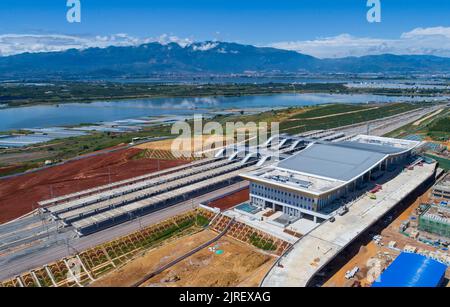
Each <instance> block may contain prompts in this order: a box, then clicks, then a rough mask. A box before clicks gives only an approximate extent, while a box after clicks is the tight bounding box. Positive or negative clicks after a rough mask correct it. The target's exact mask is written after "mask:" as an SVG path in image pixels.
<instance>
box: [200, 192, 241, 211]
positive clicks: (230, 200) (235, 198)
mask: <svg viewBox="0 0 450 307" xmlns="http://www.w3.org/2000/svg"><path fill="white" fill-rule="evenodd" d="M247 200H249V189H244V190H241V191H238V192H236V193H233V194H230V195H228V196H225V197H223V198H220V199H217V200H215V201H212V202H210V203H209V204H208V206H209V207H211V208H219V209H220V210H221V211H225V210H227V209H230V208H232V207H234V206H236V205H239V204H240V203H243V202H245V201H247Z"/></svg>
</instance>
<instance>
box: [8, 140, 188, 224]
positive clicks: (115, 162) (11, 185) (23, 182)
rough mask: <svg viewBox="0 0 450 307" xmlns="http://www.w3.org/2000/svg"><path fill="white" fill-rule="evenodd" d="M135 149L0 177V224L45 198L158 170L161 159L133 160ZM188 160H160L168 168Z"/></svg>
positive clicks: (136, 150)
mask: <svg viewBox="0 0 450 307" xmlns="http://www.w3.org/2000/svg"><path fill="white" fill-rule="evenodd" d="M140 151H141V150H140V149H136V148H131V149H126V150H120V151H117V152H113V153H109V154H104V155H99V156H95V157H88V158H85V159H82V160H79V161H72V162H68V163H66V164H64V165H60V166H54V167H51V168H48V169H44V170H41V171H38V172H36V173H31V174H24V175H21V176H18V177H14V178H9V179H3V180H2V179H0V223H4V222H7V221H10V220H13V219H15V218H17V217H20V216H22V215H24V214H26V213H28V212H30V211H32V210H33V208H36V207H37V202H38V201H40V200H44V199H49V198H51V196H52V195H53V196H54V197H56V196H60V195H64V194H69V193H73V192H77V191H81V190H85V189H89V188H93V187H95V186H98V185H103V184H108V183H109V177H110V176H109V171H110V172H111V182H114V181H119V180H123V179H127V178H131V177H135V176H140V175H143V174H147V173H151V172H155V171H158V160H155V159H132V158H133V157H134V156H135V155H136V154H137V153H139V152H140ZM188 162H189V161H176V160H159V168H160V169H161V170H162V169H166V168H170V167H174V166H177V165H181V164H186V163H188Z"/></svg>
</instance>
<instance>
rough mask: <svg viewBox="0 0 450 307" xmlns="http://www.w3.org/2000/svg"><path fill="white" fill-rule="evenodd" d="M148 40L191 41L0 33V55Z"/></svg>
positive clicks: (181, 42)
mask: <svg viewBox="0 0 450 307" xmlns="http://www.w3.org/2000/svg"><path fill="white" fill-rule="evenodd" d="M149 42H159V43H161V44H168V43H172V42H173V43H177V44H179V45H180V46H182V47H184V46H187V45H189V44H191V43H192V40H190V39H187V38H184V39H182V38H178V37H176V36H170V35H167V34H163V35H161V36H159V37H156V38H137V37H133V36H130V35H128V34H125V33H118V34H114V35H105V36H101V35H97V36H90V37H86V36H71V35H60V34H49V35H35V34H2V35H0V56H8V55H14V54H19V53H24V52H52V51H63V50H67V49H71V48H76V49H86V48H91V47H99V48H106V47H108V46H137V45H141V44H145V43H149Z"/></svg>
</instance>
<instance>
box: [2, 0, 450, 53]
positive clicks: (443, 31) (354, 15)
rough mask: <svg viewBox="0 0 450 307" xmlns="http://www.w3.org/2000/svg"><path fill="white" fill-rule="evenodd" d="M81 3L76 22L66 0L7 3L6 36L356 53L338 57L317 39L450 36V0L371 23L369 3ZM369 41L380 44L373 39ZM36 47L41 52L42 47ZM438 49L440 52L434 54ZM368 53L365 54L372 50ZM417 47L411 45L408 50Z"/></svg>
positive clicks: (401, 1) (401, 0)
mask: <svg viewBox="0 0 450 307" xmlns="http://www.w3.org/2000/svg"><path fill="white" fill-rule="evenodd" d="M81 4H82V22H81V23H80V24H70V23H68V22H67V21H66V11H67V8H66V0H1V1H0V35H3V37H5V35H11V34H15V35H22V36H23V35H30V34H32V35H34V36H33V37H34V40H32V42H34V43H35V42H36V37H37V36H49V35H56V34H58V35H65V36H74V37H83V38H88V37H95V36H104V38H103V41H105V40H106V41H108V40H112V42H111V44H115V42H114V40H116V43H117V40H119V41H120V42H121V43H122V42H123V41H124V40H127V41H129V40H131V41H133V42H135V43H137V42H141V41H145V39H148V40H150V39H155V40H156V39H157V38H159V37H161V36H162V35H165V36H164V37H173V38H172V39H173V40H175V39H176V38H178V39H187V40H191V41H204V40H214V39H217V40H223V41H235V42H241V43H249V44H255V45H259V46H276V47H280V48H287V49H293V50H297V51H300V52H301V51H305V52H306V51H307V52H308V53H316V54H314V55H317V56H322V57H324V56H341V55H347V53H348V52H350V50H349V51H339V52H336V53H335V54H332V53H330V52H328V53H327V52H325V51H326V50H325V49H326V48H325V47H323V46H322V45H321V47H320V48H321V50H322V51H320V50H319V51H317V52H316V51H315V50H313V49H312V47H313V46H312V45H311V42H317V41H318V42H319V43H322V44H323V43H325V44H329V43H330V42H329V40H330V39H331V38H338V39H339V38H340V40H341V41H342V40H343V41H344V42H346V44H349V39H351V40H350V41H351V42H352V43H356V44H358V43H359V44H363V43H365V44H366V45H367V44H369V45H371V46H372V45H375V44H377V42H381V43H383V42H384V41H387V42H388V44H392V43H394V44H398V42H397V40H402V39H403V38H402V36H405V33H406V36H408V33H411V31H413V30H414V29H435V30H434V31H432V30H427V31H428V32H424V31H422V32H420V34H421V35H423V34H424V33H427V35H428V38H429V35H441V36H442V35H443V37H447V34H449V35H448V36H449V40H450V30H448V29H449V28H450V1H448V0H381V4H382V22H381V23H373V24H371V23H368V22H367V20H366V12H367V9H368V8H367V7H366V0H145V1H144V0H126V1H123V0H109V1H106V0H81ZM436 31H437V33H436ZM118 33H122V34H126V35H127V37H131V39H129V38H127V39H125V38H124V37H123V36H122V37H121V39H117V38H116V37H115V36H114V35H115V34H118ZM413 33H414V32H413ZM175 37H176V38H175ZM416 37H417V36H416ZM443 37H441V38H443ZM7 38H8V37H7ZM435 38H436V37H435ZM16 39H18V38H17V37H16ZM60 39H61V38H60ZM362 39H364V41H361V40H362ZM368 39H372V40H376V41H370V43H368V42H367V40H368ZM324 40H328V42H323V41H324ZM419 41H420V40H417V41H416V42H415V43H418V42H419ZM23 42H24V44H26V43H27V41H25V40H24V41H23ZM41 43H42V42H41ZM50 43H51V42H50V41H48V40H45V41H44V44H50ZM104 43H105V42H104ZM305 43H308V44H307V45H305ZM333 43H336V40H333ZM429 43H430V44H431V42H429ZM2 44H3V47H2ZM5 44H6V45H8V44H9V45H8V46H7V47H5V46H4V45H5ZM74 44H76V42H74ZM93 44H95V43H93ZM105 44H106V43H105ZM402 44H403V45H404V42H400V45H402ZM410 44H413V43H410ZM435 44H436V46H431V45H427V46H425V47H426V50H425V51H423V52H428V53H437V54H438V55H446V54H445V51H442V50H441V49H443V48H442V46H439V44H437V40H435ZM10 45H11V43H10V41H6V42H5V41H3V42H2V40H1V38H0V52H2V50H3V55H7V54H9V53H14V52H15V51H11V50H12V49H11V48H13V47H11V46H10ZM403 45H402V46H403ZM407 45H408V44H407ZM408 46H409V45H408ZM430 46H431V47H430ZM34 47H35V48H36V50H39V48H38V47H37V45H36V44H35V45H34ZM341 47H342V46H341ZM7 48H10V49H7ZM315 48H319V47H315ZM402 48H403V49H405V48H406V47H405V46H403V47H402ZM436 48H437V49H439V50H440V51H433V50H434V49H436ZM388 49H389V48H388ZM432 49H433V50H432ZM449 49H450V48H449ZM338 50H339V48H338ZM364 50H365V51H363V50H361V51H358V52H361V53H364V52H365V53H367V52H370V50H366V49H364ZM411 50H412V49H411V47H410V46H409V47H408V49H407V50H404V52H408V51H409V52H412V51H411ZM400 51H401V50H399V52H400ZM17 52H20V50H19V51H17ZM373 52H376V51H373ZM421 52H422V51H421ZM442 53H444V54H442ZM356 55H359V54H356Z"/></svg>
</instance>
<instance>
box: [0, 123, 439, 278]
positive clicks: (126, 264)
mask: <svg viewBox="0 0 450 307" xmlns="http://www.w3.org/2000/svg"><path fill="white" fill-rule="evenodd" d="M163 142H165V143H164V144H165V146H166V147H167V148H168V146H169V145H168V144H166V143H167V141H163ZM150 144H151V143H150ZM154 146H156V147H154ZM158 146H159V145H155V144H153V145H145V146H140V147H141V148H133V149H131V150H137V153H136V152H134V154H135V155H136V154H138V155H140V156H145V157H146V158H145V159H144V160H143V161H147V162H149V161H152V164H151V165H152V166H151V167H152V169H151V170H150V171H149V170H147V171H146V172H142V173H140V174H135V176H128V175H127V176H126V175H123V177H118V176H114V175H112V176H113V178H110V177H111V174H112V173H113V172H111V171H110V170H108V173H107V174H106V176H107V178H108V179H107V180H105V181H106V182H104V183H103V184H97V185H88V186H87V188H85V189H73V190H72V191H67V192H66V193H57V194H56V195H57V196H55V194H54V193H50V196H43V197H41V198H40V199H38V200H36V203H35V208H36V209H35V210H34V211H32V212H31V213H29V214H27V215H25V216H22V217H20V218H17V219H14V220H12V221H10V222H8V223H4V224H2V225H0V237H1V238H2V243H1V245H0V265H1V269H0V280H2V283H1V285H2V286H7V287H9V286H13V287H45V286H50V287H60V286H69V287H71V286H94V287H95V286H134V287H140V286H144V287H148V286H311V285H316V284H318V285H319V284H320V285H325V286H326V285H349V283H348V282H347V281H348V280H347V279H346V278H345V277H344V279H345V282H342V281H338V280H336V281H335V279H336V278H338V277H334V276H333V277H331V278H330V276H332V275H333V274H332V273H333V272H334V271H333V270H335V269H336V268H340V267H339V265H335V264H334V261H336V259H342V257H337V256H338V255H340V256H341V255H342V254H346V253H348V252H347V249H349V248H350V247H351V246H354V244H356V242H364V235H363V234H366V233H368V232H371V230H370V229H372V227H374V225H379V224H380V221H384V220H385V219H386V216H389V215H391V212H392V211H395V210H399V207H401V205H402V204H404V203H405V199H408V198H410V197H413V196H412V195H416V193H418V192H417V191H420V190H421V189H423V188H424V187H426V186H430V185H431V184H432V183H433V182H434V180H435V178H437V177H439V176H438V173H439V174H440V173H441V171H440V170H439V169H438V168H437V164H436V162H435V161H433V160H431V159H426V158H424V157H421V156H419V155H417V153H416V151H417V149H418V148H420V146H421V142H418V141H411V140H408V141H407V140H398V139H392V138H384V137H376V136H368V135H361V134H354V133H350V134H348V133H344V132H341V131H335V130H313V131H308V132H305V133H301V134H298V135H288V134H281V135H276V136H272V137H271V138H269V139H268V140H267V141H266V142H265V143H264V144H261V145H258V146H256V147H249V146H246V145H239V144H233V145H232V146H231V147H224V148H218V149H217V150H215V152H214V155H213V157H203V158H201V159H195V160H192V159H183V160H176V159H174V157H167V156H166V157H165V158H164V156H163V155H162V152H166V151H167V148H165V149H163V150H162V151H161V152H159V153H158V155H159V156H158V157H159V158H160V159H154V158H155V156H150V155H151V154H150V153H149V151H150V150H153V152H154V150H156V148H157V147H158ZM142 151H144V153H143V152H142ZM311 151H313V154H311ZM335 151H344V152H345V153H339V154H335V153H334V154H333V152H335ZM314 152H315V153H314ZM330 155H331V156H330ZM352 157H359V158H360V157H363V158H361V159H359V158H358V159H354V158H352ZM95 159H98V157H96V158H95ZM343 159H344V160H343ZM345 159H347V160H345ZM129 160H130V161H131V162H133V161H135V160H133V159H132V158H130V159H129ZM81 161H83V160H81ZM136 161H141V160H136ZM292 161H294V162H295V161H298V163H297V162H295V163H293V162H292ZM83 163H87V162H85V161H83ZM139 163H141V162H139ZM155 163H156V167H155ZM302 163H303V164H302ZM68 165H70V164H68ZM64 166H65V167H68V166H66V165H63V166H58V167H64ZM124 167H125V166H124ZM104 168H105V167H103V170H104ZM106 168H107V169H108V168H109V166H106ZM324 168H328V170H327V169H325V170H324ZM49 170H51V168H50V169H49ZM80 170H81V169H80ZM271 172H278V173H277V174H275V173H274V174H273V176H272V175H271ZM281 173H283V174H281ZM249 174H253V175H249ZM38 175H39V173H37V174H29V175H28V176H38ZM71 175H72V174H71ZM269 175H270V176H269ZM72 176H73V175H72ZM18 178H20V177H18ZM14 179H15V178H13V179H12V180H14ZM264 184H268V186H266V187H265V188H264ZM261 185H262V187H261ZM269 188H270V190H269ZM327 195H331V196H327ZM405 237H406V236H405ZM361 240H362V241H361ZM383 240H384V239H383ZM381 242H383V244H384V241H381ZM398 242H400V240H398ZM377 244H379V245H381V244H380V240H377ZM397 244H399V245H400V243H397ZM399 245H397V248H398V246H399ZM402 248H403V247H402ZM367 249H369V250H370V253H366V252H365V250H362V251H363V252H364V253H365V254H368V255H373V249H371V248H370V247H367ZM378 252H379V251H376V253H378ZM383 255H384V256H386V257H387V255H388V254H386V253H385V252H384V251H383ZM441 258H442V257H441ZM441 258H439V259H440V260H441V261H446V258H442V259H441ZM387 263H389V261H386V264H387ZM343 265H344V264H342V265H341V267H342V266H343ZM329 266H332V267H333V269H332V270H330V269H329ZM344 267H345V268H347V266H346V265H344ZM350 271H351V270H350ZM324 272H325V273H324ZM339 272H341V271H339ZM339 272H337V273H336V276H337V274H340V273H339ZM346 273H347V271H346V272H345V273H344V275H348V274H346ZM356 273H357V272H355V274H354V275H356ZM359 274H361V273H359ZM325 277H327V278H329V280H330V281H328V282H327V281H326V280H325ZM317 278H319V279H320V281H317ZM333 278H334V279H333ZM352 278H354V276H353V277H352ZM354 281H355V280H352V282H354ZM352 285H353V283H352ZM360 285H364V286H368V285H370V283H369V282H366V283H364V282H363V281H361V282H360Z"/></svg>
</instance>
